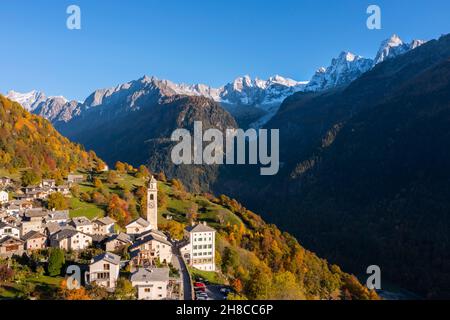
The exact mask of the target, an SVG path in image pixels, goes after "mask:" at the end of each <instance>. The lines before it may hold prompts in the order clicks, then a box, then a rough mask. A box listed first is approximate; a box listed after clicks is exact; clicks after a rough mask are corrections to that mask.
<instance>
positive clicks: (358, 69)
mask: <svg viewBox="0 0 450 320" xmlns="http://www.w3.org/2000/svg"><path fill="white" fill-rule="evenodd" d="M423 43H424V41H421V40H413V41H412V42H411V43H409V44H407V43H404V42H403V41H402V40H401V39H400V38H399V37H398V36H397V35H393V36H392V37H391V38H389V39H387V40H385V41H383V43H382V44H381V46H380V49H379V50H378V53H377V54H376V56H375V59H368V58H363V57H361V56H358V55H355V54H353V53H351V52H347V51H344V52H342V53H341V54H340V55H339V56H338V57H337V58H335V59H333V60H332V61H331V65H330V66H329V67H327V68H325V67H321V68H319V69H318V71H317V72H316V74H315V75H314V76H313V77H312V79H311V81H296V80H292V79H289V78H284V77H282V76H279V75H275V76H273V77H270V78H269V79H267V80H261V79H258V78H255V79H252V78H250V77H249V76H244V77H239V78H237V79H235V80H234V81H232V82H230V83H228V84H226V85H224V86H222V87H220V88H213V87H210V86H207V85H204V84H195V85H187V84H176V83H173V82H171V81H169V80H160V79H158V78H156V77H148V76H144V77H142V78H140V79H138V80H134V81H130V82H128V83H124V84H121V85H118V86H116V87H113V88H107V89H99V90H96V91H94V92H93V93H92V94H91V95H90V96H89V97H87V98H86V99H85V101H84V102H77V101H69V100H68V99H66V98H64V97H62V96H57V97H46V95H45V93H42V92H38V91H31V92H28V93H19V92H15V91H11V92H9V93H8V94H7V97H8V98H9V99H11V100H14V101H17V102H19V103H21V104H22V105H23V106H24V107H25V108H26V109H27V110H28V111H31V112H33V113H35V114H38V115H40V116H43V117H45V118H47V119H48V120H50V121H51V122H52V123H54V124H55V125H56V126H57V127H58V123H70V122H71V121H72V120H73V119H75V118H77V117H79V116H81V114H82V113H85V112H88V111H89V110H90V109H92V108H94V107H95V108H98V107H102V108H103V109H105V108H108V107H110V108H112V109H114V110H113V112H115V113H117V114H120V113H122V112H128V111H137V110H140V109H142V108H143V107H145V106H146V105H148V103H149V102H150V103H155V102H156V101H158V100H159V99H161V98H164V97H172V96H176V95H184V96H202V97H206V98H209V99H212V100H214V101H215V102H218V103H220V104H221V105H222V107H223V108H225V109H226V110H227V111H229V112H230V113H231V114H232V115H233V117H234V118H235V119H236V120H237V122H238V123H239V125H240V127H244V128H247V127H255V128H259V127H261V126H263V125H264V124H265V123H267V122H268V121H269V120H270V119H271V118H272V117H273V116H274V115H275V114H276V113H277V111H278V109H279V107H280V105H281V103H282V102H283V101H284V100H285V99H286V98H287V97H289V96H291V95H292V94H294V93H296V92H301V91H323V90H329V89H332V88H336V87H340V86H345V85H348V84H349V83H351V82H352V81H354V80H356V79H357V78H359V77H360V76H361V75H362V74H364V73H365V72H367V71H369V70H370V69H372V68H373V67H374V66H375V65H377V64H379V63H381V62H383V61H385V60H388V59H391V58H394V57H396V56H398V55H401V54H404V53H406V52H408V51H409V50H412V49H415V48H417V47H418V46H420V45H422V44H423Z"/></svg>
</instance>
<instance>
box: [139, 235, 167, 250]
mask: <svg viewBox="0 0 450 320" xmlns="http://www.w3.org/2000/svg"><path fill="white" fill-rule="evenodd" d="M153 240H154V241H158V242H160V243H163V244H166V245H168V246H171V245H172V244H171V243H170V242H169V241H167V239H164V238H162V237H159V236H155V235H154V234H151V233H149V234H147V235H146V236H144V237H140V238H138V240H137V241H136V242H135V243H134V244H133V245H132V246H131V249H135V248H137V247H140V246H141V245H143V244H144V243H147V242H150V241H153Z"/></svg>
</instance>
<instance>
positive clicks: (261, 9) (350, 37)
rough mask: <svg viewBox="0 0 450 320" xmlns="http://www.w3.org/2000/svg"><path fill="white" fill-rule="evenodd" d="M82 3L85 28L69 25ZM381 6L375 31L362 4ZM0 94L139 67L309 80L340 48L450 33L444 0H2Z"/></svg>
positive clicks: (77, 94)
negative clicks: (393, 37)
mask: <svg viewBox="0 0 450 320" xmlns="http://www.w3.org/2000/svg"><path fill="white" fill-rule="evenodd" d="M71 4H76V5H79V6H80V8H81V13H82V17H81V20H82V29H81V30H68V29H67V28H66V20H67V17H68V15H67V14H66V8H67V7H68V6H69V5H71ZM370 4H377V5H379V6H380V7H381V9H382V30H368V29H367V28H366V19H367V14H366V9H367V7H368V5H370ZM0 10H1V19H0V37H1V39H2V46H1V48H0V74H1V76H0V92H3V93H5V92H6V91H8V90H11V89H14V90H16V91H22V92H23V91H30V90H32V89H37V90H41V91H44V92H45V93H47V94H48V95H64V96H66V97H67V98H69V99H78V100H84V98H86V97H87V96H88V95H89V94H90V93H91V92H92V91H94V90H95V89H98V88H103V87H110V86H114V85H117V84H119V83H123V82H127V81H129V80H133V79H137V78H139V77H141V76H143V75H144V74H147V75H155V76H157V77H159V78H164V79H170V80H172V81H175V82H185V83H205V84H209V85H213V86H220V85H223V84H225V83H227V82H230V81H231V80H233V79H234V78H236V77H237V76H241V75H245V74H249V75H250V76H252V77H259V78H267V77H269V76H271V75H274V74H280V75H282V76H286V77H291V78H293V79H296V80H309V79H310V78H311V76H312V74H313V73H314V71H315V70H316V69H317V68H318V67H320V66H323V65H324V66H327V65H328V64H329V62H330V60H331V58H333V57H335V56H336V55H337V54H339V52H340V51H342V50H349V51H352V52H354V53H357V54H360V55H363V56H366V57H373V56H374V55H375V53H376V51H377V49H378V46H379V44H380V42H381V41H382V40H383V39H385V38H388V37H389V36H390V35H391V34H393V33H397V34H398V35H399V36H400V37H401V38H403V39H404V40H405V41H410V40H412V39H413V38H419V39H426V40H428V39H432V38H437V37H439V36H440V35H441V34H445V33H448V32H450V18H449V13H450V1H448V0H372V1H366V0H339V1H334V0H333V1H332V0H276V1H275V0H272V1H269V0H228V1H226V0H127V1H118V0H110V1H106V0H95V1H94V0H70V1H67V0H1V5H0Z"/></svg>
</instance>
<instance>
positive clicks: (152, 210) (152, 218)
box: [147, 176, 158, 230]
mask: <svg viewBox="0 0 450 320" xmlns="http://www.w3.org/2000/svg"><path fill="white" fill-rule="evenodd" d="M147 221H148V222H150V226H151V229H152V230H158V182H157V181H156V179H155V177H153V176H152V177H151V179H150V183H149V185H148V189H147Z"/></svg>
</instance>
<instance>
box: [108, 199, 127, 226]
mask: <svg viewBox="0 0 450 320" xmlns="http://www.w3.org/2000/svg"><path fill="white" fill-rule="evenodd" d="M107 212H108V216H110V217H111V218H113V219H114V220H116V221H117V223H118V224H119V225H120V226H122V227H123V226H125V225H127V224H128V223H129V222H130V213H129V211H128V203H127V202H126V201H124V200H122V199H120V197H119V196H118V195H117V194H113V195H112V197H111V200H110V201H109V204H108V209H107Z"/></svg>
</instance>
